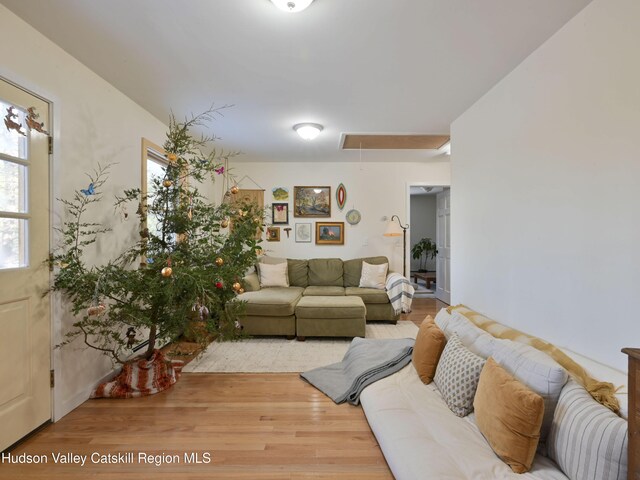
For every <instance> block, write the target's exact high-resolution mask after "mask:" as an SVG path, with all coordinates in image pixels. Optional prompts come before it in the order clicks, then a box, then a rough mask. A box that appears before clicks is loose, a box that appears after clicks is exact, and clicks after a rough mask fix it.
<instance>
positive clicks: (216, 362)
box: [182, 321, 418, 373]
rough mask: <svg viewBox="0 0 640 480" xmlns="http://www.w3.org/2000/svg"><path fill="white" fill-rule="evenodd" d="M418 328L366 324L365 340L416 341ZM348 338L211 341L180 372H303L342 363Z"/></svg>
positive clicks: (402, 324)
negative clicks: (408, 339) (301, 340)
mask: <svg viewBox="0 0 640 480" xmlns="http://www.w3.org/2000/svg"><path fill="white" fill-rule="evenodd" d="M416 333H418V327H416V325H415V324H414V323H413V322H408V321H400V322H398V323H397V324H396V325H393V324H388V323H373V324H370V323H368V324H367V330H366V334H365V336H366V338H378V339H382V338H416ZM350 343H351V339H350V338H309V337H307V340H306V341H304V342H299V341H297V340H287V339H285V338H283V337H257V338H248V339H244V340H241V341H238V342H213V343H212V344H211V345H209V346H208V347H207V349H206V350H205V351H204V352H203V354H202V355H201V356H200V357H198V358H196V359H194V360H193V361H192V362H190V363H189V364H188V365H187V366H185V367H184V369H183V370H182V371H183V372H209V373H214V372H226V373H277V372H278V373H279V372H304V371H306V370H311V369H312V368H317V367H322V366H325V365H329V364H330V363H336V362H339V361H341V360H342V357H344V354H345V353H346V351H347V348H349V344H350Z"/></svg>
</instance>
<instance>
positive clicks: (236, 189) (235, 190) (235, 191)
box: [229, 185, 240, 195]
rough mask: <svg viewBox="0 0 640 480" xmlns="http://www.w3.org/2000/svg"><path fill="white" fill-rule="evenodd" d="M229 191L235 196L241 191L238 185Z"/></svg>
mask: <svg viewBox="0 0 640 480" xmlns="http://www.w3.org/2000/svg"><path fill="white" fill-rule="evenodd" d="M229 191H230V192H231V193H233V194H234V195H235V194H236V193H238V192H239V191H240V189H239V188H238V186H237V185H234V186H233V187H231V188H230V189H229Z"/></svg>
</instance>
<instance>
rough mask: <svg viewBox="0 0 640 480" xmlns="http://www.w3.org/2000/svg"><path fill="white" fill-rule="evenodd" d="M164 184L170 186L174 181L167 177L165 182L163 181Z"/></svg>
mask: <svg viewBox="0 0 640 480" xmlns="http://www.w3.org/2000/svg"><path fill="white" fill-rule="evenodd" d="M162 185H164V186H165V187H167V188H169V187H170V186H171V185H173V182H172V181H171V180H169V179H167V180H165V181H164V182H162Z"/></svg>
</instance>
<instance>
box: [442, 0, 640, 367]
mask: <svg viewBox="0 0 640 480" xmlns="http://www.w3.org/2000/svg"><path fill="white" fill-rule="evenodd" d="M638 25H640V2H638V1H637V0H595V1H594V2H593V3H591V4H590V5H589V6H587V7H586V8H585V9H584V10H583V11H582V12H581V13H580V14H578V15H577V16H576V17H575V18H573V19H572V20H571V21H570V22H569V23H568V24H567V25H565V26H564V27H563V28H562V29H561V30H560V31H559V32H557V33H556V34H555V35H554V36H553V37H552V38H551V39H549V40H548V41H547V42H546V43H545V44H543V45H542V46H541V47H540V48H539V49H538V50H537V51H535V52H534V53H533V54H532V55H531V56H530V57H529V58H527V59H526V60H525V61H524V62H523V63H522V64H521V65H520V66H519V67H517V68H516V69H515V70H514V71H513V72H512V73H510V74H509V75H508V76H507V77H505V78H504V79H503V80H502V81H501V82H500V83H499V84H498V85H496V86H495V87H494V88H493V89H492V90H491V91H490V92H489V93H487V94H486V95H485V96H484V97H483V98H482V99H480V100H479V101H478V102H477V103H476V104H475V105H474V106H473V107H471V108H470V109H469V110H468V111H467V112H465V113H464V114H463V115H462V116H461V117H460V118H458V119H457V120H456V121H455V122H454V123H453V125H452V129H451V131H452V142H451V143H452V145H453V151H452V179H453V187H454V188H455V191H456V194H455V196H454V197H452V211H453V212H454V213H453V216H452V241H453V245H452V249H453V257H452V262H453V272H452V289H451V290H452V299H453V302H454V303H465V304H467V305H469V306H470V307H472V308H474V309H476V310H479V311H480V312H483V313H485V314H487V315H489V316H491V317H493V318H495V319H496V320H498V321H502V322H504V323H507V324H509V325H512V326H514V327H516V328H519V329H521V330H525V331H527V332H530V333H532V334H535V335H538V336H540V337H543V338H545V339H547V340H550V341H552V342H554V343H556V344H558V345H561V346H566V347H569V348H571V349H573V350H575V351H577V352H579V353H582V354H584V355H586V356H589V357H592V358H594V359H596V360H599V361H601V362H603V363H605V364H608V365H611V366H614V367H617V368H619V369H623V370H626V357H625V356H624V355H623V354H621V353H620V349H621V348H622V347H629V346H636V347H637V346H638V344H639V343H640V322H639V321H638V318H637V315H636V307H637V304H638V291H639V289H640V247H639V246H640V217H639V213H638V212H640V158H639V152H640V61H639V58H640V57H639V56H638V46H640V28H638Z"/></svg>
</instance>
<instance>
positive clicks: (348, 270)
mask: <svg viewBox="0 0 640 480" xmlns="http://www.w3.org/2000/svg"><path fill="white" fill-rule="evenodd" d="M362 262H367V263H368V264H370V265H382V264H383V263H389V260H388V259H387V257H366V258H354V259H353V260H347V261H345V262H344V277H343V281H344V286H345V287H358V286H359V285H360V277H362Z"/></svg>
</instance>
